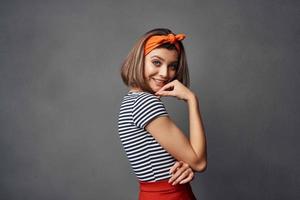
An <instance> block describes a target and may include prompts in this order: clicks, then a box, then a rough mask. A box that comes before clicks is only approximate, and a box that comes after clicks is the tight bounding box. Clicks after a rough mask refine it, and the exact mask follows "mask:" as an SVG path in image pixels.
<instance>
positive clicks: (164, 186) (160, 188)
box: [139, 180, 190, 192]
mask: <svg viewBox="0 0 300 200" xmlns="http://www.w3.org/2000/svg"><path fill="white" fill-rule="evenodd" d="M139 184H140V191H143V192H167V191H168V192H172V191H180V190H186V189H190V184H189V183H186V184H176V185H172V184H171V183H169V182H168V180H160V181H156V182H143V181H139Z"/></svg>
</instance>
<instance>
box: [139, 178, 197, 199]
mask: <svg viewBox="0 0 300 200" xmlns="http://www.w3.org/2000/svg"><path fill="white" fill-rule="evenodd" d="M139 183H140V193H139V200H196V198H195V196H194V194H193V191H192V188H191V186H190V184H189V183H186V184H176V185H174V186H173V185H172V184H170V183H168V180H162V181H157V182H142V181H139Z"/></svg>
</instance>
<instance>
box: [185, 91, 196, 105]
mask: <svg viewBox="0 0 300 200" xmlns="http://www.w3.org/2000/svg"><path fill="white" fill-rule="evenodd" d="M196 100H197V96H196V94H194V93H193V92H190V93H189V94H188V95H187V99H186V102H187V103H189V102H193V101H196Z"/></svg>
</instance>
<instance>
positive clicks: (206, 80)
mask: <svg viewBox="0 0 300 200" xmlns="http://www.w3.org/2000/svg"><path fill="white" fill-rule="evenodd" d="M299 6H300V5H299V1H283V0H282V1H280V0H264V1H263V0H261V1H258V0H249V1H237V0H227V1H213V0H210V1H192V0H185V1H157V0H152V1H140V0H136V1H96V0H95V1H66V0H64V1H63V0H61V1H33V0H27V1H13V0H10V1H9V0H7V1H4V0H2V1H0V162H1V163H0V199H1V200H2V199H3V200H19V199H30V200H35V199H43V200H47V199H61V200H77V199H78V200H80V199H113V200H114V199H116V200H120V199H122V200H123V199H124V200H127V199H128V200H131V199H136V197H137V191H138V187H137V186H138V185H137V181H136V178H135V176H134V175H133V173H132V171H131V168H130V166H129V163H128V161H127V159H126V157H125V153H124V152H123V149H122V146H121V143H120V141H119V138H118V133H117V117H118V116H117V115H118V111H119V110H118V109H119V105H120V100H121V98H122V96H123V95H124V94H125V93H126V91H127V88H126V87H125V86H124V85H123V84H122V81H121V79H120V76H119V66H120V64H121V62H122V60H123V59H124V58H125V56H126V55H127V53H128V52H129V50H130V48H131V47H132V45H133V44H134V43H135V41H136V40H137V38H138V37H140V35H142V34H143V33H144V32H146V31H148V30H150V29H152V28H157V27H168V28H170V29H172V30H173V31H174V32H175V33H181V32H182V33H185V34H187V38H186V39H185V40H184V42H183V43H184V45H185V47H186V51H187V54H188V62H189V65H190V72H191V87H192V90H194V91H195V92H196V93H197V94H198V95H199V99H200V107H201V111H202V116H203V118H204V123H205V128H206V132H207V140H208V169H207V171H206V172H205V173H202V174H197V176H196V178H195V179H194V181H193V182H192V186H193V190H194V192H195V194H196V195H197V196H198V198H199V199H206V200H215V199H243V200H247V199H249V200H250V199H300V194H299V184H300V180H299V166H300V162H299V158H300V156H299V147H298V146H299V145H298V143H299V135H298V134H299V130H300V125H299V124H300V123H299V122H300V113H299V112H300V109H299V102H300V95H299V85H300V84H299V83H300V70H299V32H300V30H299V21H300V17H299ZM164 100H165V101H166V106H167V109H168V110H169V113H170V115H171V117H173V118H174V119H175V120H176V121H177V122H178V123H179V125H180V126H181V127H182V128H183V129H185V130H187V120H186V119H187V110H186V105H185V104H184V103H183V102H178V101H177V100H174V99H170V98H165V99H164ZM296 134H297V135H296ZM297 145H298V146H297Z"/></svg>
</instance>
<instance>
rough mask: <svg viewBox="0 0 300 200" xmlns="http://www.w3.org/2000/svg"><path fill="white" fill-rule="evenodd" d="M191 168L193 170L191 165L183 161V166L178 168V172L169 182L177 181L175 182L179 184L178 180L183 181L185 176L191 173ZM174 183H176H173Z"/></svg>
mask: <svg viewBox="0 0 300 200" xmlns="http://www.w3.org/2000/svg"><path fill="white" fill-rule="evenodd" d="M180 162H182V161H180ZM190 170H191V168H190V167H189V165H188V164H186V163H183V162H182V165H181V167H180V168H177V170H176V172H175V173H174V174H173V175H172V177H171V178H170V179H169V183H172V182H175V181H176V182H175V184H177V183H178V182H180V181H182V180H183V179H184V178H186V177H187V176H188V175H189V174H190ZM191 171H192V170H191ZM173 185H174V183H173Z"/></svg>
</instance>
